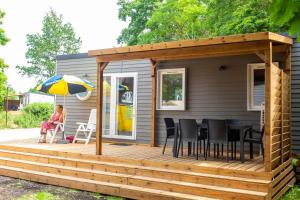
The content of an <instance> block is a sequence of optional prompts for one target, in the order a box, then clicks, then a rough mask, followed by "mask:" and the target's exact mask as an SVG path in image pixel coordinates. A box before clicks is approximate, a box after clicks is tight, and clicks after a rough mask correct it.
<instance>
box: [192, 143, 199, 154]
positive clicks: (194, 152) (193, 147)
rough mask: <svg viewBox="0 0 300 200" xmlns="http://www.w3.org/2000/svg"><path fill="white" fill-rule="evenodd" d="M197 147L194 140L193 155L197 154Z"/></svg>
mask: <svg viewBox="0 0 300 200" xmlns="http://www.w3.org/2000/svg"><path fill="white" fill-rule="evenodd" d="M197 142H198V140H197ZM195 148H196V144H195V142H193V156H194V155H195Z"/></svg>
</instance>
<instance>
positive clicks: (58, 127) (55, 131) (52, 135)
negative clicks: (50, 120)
mask: <svg viewBox="0 0 300 200" xmlns="http://www.w3.org/2000/svg"><path fill="white" fill-rule="evenodd" d="M66 119H67V113H66V112H64V119H63V122H62V123H58V124H57V125H56V127H55V129H51V130H50V131H49V132H50V144H52V143H53V142H54V139H55V138H56V136H57V134H59V133H61V134H63V136H64V139H65V140H66V134H64V131H65V123H66Z"/></svg>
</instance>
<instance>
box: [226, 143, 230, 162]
mask: <svg viewBox="0 0 300 200" xmlns="http://www.w3.org/2000/svg"><path fill="white" fill-rule="evenodd" d="M228 147H229V143H228V141H227V144H226V162H228V161H229V160H228V157H229V151H228V150H229V149H228Z"/></svg>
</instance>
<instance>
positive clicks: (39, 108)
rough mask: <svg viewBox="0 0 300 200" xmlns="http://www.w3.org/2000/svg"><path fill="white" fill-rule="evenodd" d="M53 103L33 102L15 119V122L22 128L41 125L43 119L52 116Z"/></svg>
mask: <svg viewBox="0 0 300 200" xmlns="http://www.w3.org/2000/svg"><path fill="white" fill-rule="evenodd" d="M53 109H54V107H53V104H49V103H32V104H29V105H27V106H26V107H25V108H24V109H23V113H22V115H20V116H17V117H16V118H15V119H14V123H15V124H16V125H18V126H19V127H22V128H32V127H39V126H40V124H41V122H42V121H43V120H47V119H49V118H50V116H51V114H52V113H53Z"/></svg>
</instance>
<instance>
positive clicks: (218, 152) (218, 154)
mask: <svg viewBox="0 0 300 200" xmlns="http://www.w3.org/2000/svg"><path fill="white" fill-rule="evenodd" d="M219 146H220V145H219V144H217V158H219V156H220V150H219Z"/></svg>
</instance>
